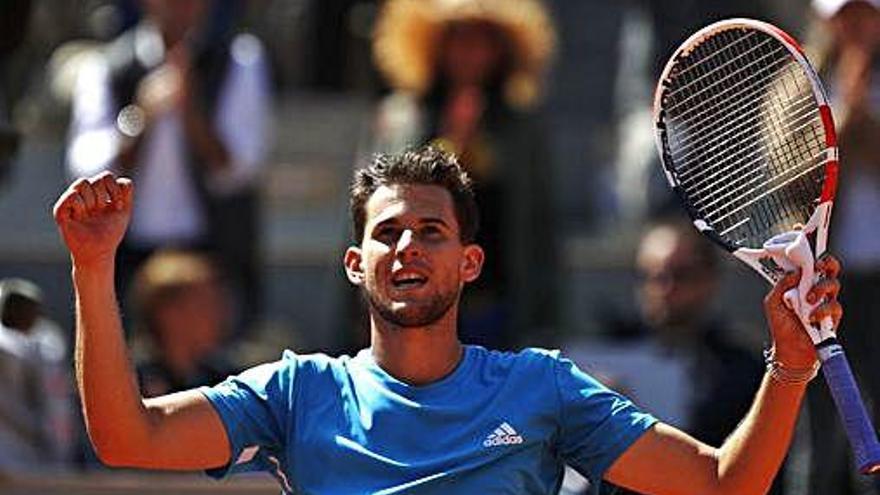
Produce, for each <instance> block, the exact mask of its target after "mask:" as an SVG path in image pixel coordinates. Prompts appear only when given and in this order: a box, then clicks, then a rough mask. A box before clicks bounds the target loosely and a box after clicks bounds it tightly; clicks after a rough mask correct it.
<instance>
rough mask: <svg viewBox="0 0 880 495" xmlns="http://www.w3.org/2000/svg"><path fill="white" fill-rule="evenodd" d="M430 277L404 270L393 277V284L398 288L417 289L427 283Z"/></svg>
mask: <svg viewBox="0 0 880 495" xmlns="http://www.w3.org/2000/svg"><path fill="white" fill-rule="evenodd" d="M427 282H428V277H426V276H424V275H421V274H418V273H415V272H402V273H399V274H396V275H394V276H393V277H392V279H391V284H392V285H394V287H395V288H396V289H415V288H418V287H421V286H423V285H425V284H426V283H427Z"/></svg>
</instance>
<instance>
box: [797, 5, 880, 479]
mask: <svg viewBox="0 0 880 495" xmlns="http://www.w3.org/2000/svg"><path fill="white" fill-rule="evenodd" d="M813 8H814V10H815V12H816V14H817V15H816V19H815V24H814V26H812V28H813V29H812V32H811V33H810V34H811V35H812V39H811V40H810V42H809V43H808V53H809V55H810V59H811V60H812V61H813V63H814V64H816V66H817V69H818V70H819V73H820V75H821V76H822V78H823V80H824V81H825V83H826V89H827V90H828V93H829V96H830V98H831V107H832V109H833V112H834V119H835V124H836V126H837V133H838V142H839V146H840V160H841V163H842V164H843V169H842V170H841V173H840V185H839V192H838V195H837V201H836V202H835V208H834V209H835V213H834V218H833V220H832V221H833V226H832V228H831V236H832V239H831V245H832V246H833V249H834V251H835V253H837V254H839V256H840V259H841V262H842V263H843V265H844V266H845V267H846V272H847V273H846V277H845V282H844V283H845V286H846V290H844V291H842V292H841V295H840V299H841V301H842V303H843V304H844V307H846V319H845V321H844V322H843V325H842V331H841V338H842V339H843V340H844V342H845V345H846V346H847V349H849V353H850V358H851V361H852V366H853V370H854V372H855V374H856V375H857V376H858V378H859V379H860V381H861V384H862V390H863V392H864V393H865V394H866V395H867V396H869V397H870V399H871V402H872V403H873V405H874V410H873V413H874V414H873V415H874V417H875V418H878V417H880V368H878V367H877V366H876V364H875V363H874V362H873V361H874V359H876V358H875V356H877V353H878V352H880V335H878V333H877V331H876V328H877V323H878V322H880V306H878V305H877V302H878V301H880V231H878V230H877V228H876V223H877V218H880V139H878V137H880V1H876V0H871V1H852V0H814V1H813ZM809 392H810V393H809V395H808V404H809V418H810V430H811V438H810V443H811V445H812V446H813V449H812V457H811V463H810V464H811V468H809V469H808V470H807V471H808V472H809V479H810V480H809V485H810V486H809V491H807V492H804V493H806V494H807V495H820V494H825V493H835V494H840V495H849V494H855V493H859V494H861V493H878V490H877V489H876V487H875V488H873V489H871V488H869V487H866V486H864V485H866V484H868V483H866V479H865V478H864V477H861V476H858V475H857V474H855V473H856V469H855V467H853V465H852V463H851V460H850V448H849V443H848V441H847V439H846V437H845V434H844V432H843V428H842V426H841V425H840V421H839V419H838V415H837V412H836V410H835V408H834V405H833V402H832V400H831V398H830V395H829V394H828V391H827V387H826V386H825V383H824V382H822V381H821V380H817V381H816V382H815V383H814V384H812V385H811V386H810V390H809Z"/></svg>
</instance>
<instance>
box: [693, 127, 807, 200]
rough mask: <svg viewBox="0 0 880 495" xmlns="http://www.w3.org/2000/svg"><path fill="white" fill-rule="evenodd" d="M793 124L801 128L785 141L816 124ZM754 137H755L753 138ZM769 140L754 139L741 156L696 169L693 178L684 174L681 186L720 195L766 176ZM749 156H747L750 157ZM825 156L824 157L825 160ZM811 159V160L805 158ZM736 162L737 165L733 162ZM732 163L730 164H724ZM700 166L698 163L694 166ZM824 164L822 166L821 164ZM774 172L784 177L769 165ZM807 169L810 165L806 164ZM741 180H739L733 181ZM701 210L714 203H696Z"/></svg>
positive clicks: (781, 172) (784, 137)
mask: <svg viewBox="0 0 880 495" xmlns="http://www.w3.org/2000/svg"><path fill="white" fill-rule="evenodd" d="M793 124H799V125H798V127H796V128H794V129H790V130H789V131H787V132H786V133H785V134H784V135H783V139H792V138H795V137H796V136H797V135H798V134H800V133H802V132H804V131H807V130H809V127H812V126H813V125H814V122H813V121H810V120H806V119H804V117H803V116H801V117H799V118H798V120H796V121H794V122H793ZM749 137H751V136H749ZM769 141H770V139H768V138H767V137H766V136H764V135H758V136H754V139H751V140H750V142H749V144H746V145H745V146H744V147H743V148H742V150H741V151H740V153H738V154H735V155H730V156H727V157H724V158H723V161H722V162H721V163H718V164H716V165H714V166H713V167H712V168H708V169H696V168H694V169H693V170H696V171H697V172H696V173H695V174H693V175H692V176H687V175H686V174H684V173H683V174H682V180H681V184H682V185H683V186H685V187H688V188H692V189H697V190H699V189H707V190H712V191H714V192H716V193H720V192H724V191H725V190H729V189H732V188H734V187H735V186H736V185H737V184H738V183H739V182H741V181H742V180H743V179H746V178H748V177H749V176H752V175H755V174H758V175H763V174H764V172H765V170H764V169H762V168H761V167H759V165H761V163H762V160H765V158H766V156H765V155H764V151H765V150H766V149H767V148H768V147H770V146H773V145H774V143H771V142H769ZM785 146H787V147H788V149H789V151H788V152H789V153H790V152H791V147H790V146H789V145H787V144H786V145H785ZM746 152H748V153H747V154H743V153H746ZM821 156H822V155H820V157H821ZM802 158H807V157H802ZM731 160H733V161H731ZM724 162H728V163H724ZM692 163H694V164H697V163H698V162H696V161H694V162H692ZM820 164H821V163H820ZM768 165H769V166H770V167H771V168H770V170H771V172H772V171H775V172H778V173H779V174H780V175H782V174H784V173H785V171H779V170H775V169H776V168H778V166H775V165H774V162H772V161H771V162H769V164H768ZM805 165H806V163H805ZM732 177H737V178H732ZM696 204H697V205H698V206H704V207H709V206H711V205H712V204H713V203H709V204H703V203H696Z"/></svg>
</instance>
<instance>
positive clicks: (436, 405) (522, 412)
mask: <svg viewBox="0 0 880 495" xmlns="http://www.w3.org/2000/svg"><path fill="white" fill-rule="evenodd" d="M201 390H202V392H203V393H204V394H205V395H206V396H207V397H208V399H209V400H210V401H211V403H212V404H213V405H214V407H215V408H216V409H217V412H218V413H219V414H220V417H221V419H222V421H223V423H224V425H225V427H226V432H227V434H228V436H229V441H230V446H231V449H232V456H231V462H230V463H229V465H227V466H225V467H223V468H220V469H217V470H211V471H209V474H211V475H212V476H216V477H221V476H224V475H226V474H229V473H237V472H244V471H257V470H265V471H269V472H270V473H272V474H273V475H275V476H276V477H277V478H278V480H279V483H280V484H281V486H282V488H283V489H284V491H285V492H288V493H308V494H333V495H345V494H358V495H361V494H367V493H371V494H395V493H418V494H444V495H445V494H448V493H481V494H483V493H493V494H500V493H510V494H555V493H557V492H558V490H559V486H560V483H561V480H562V473H563V466H564V464H569V465H571V466H572V467H574V468H575V469H577V470H578V471H579V472H580V473H581V474H583V475H585V476H586V477H587V478H589V479H591V480H593V481H594V483H593V486H594V487H597V486H598V484H599V483H598V481H599V480H601V478H602V475H603V473H604V472H605V470H606V469H608V467H609V466H610V465H611V463H613V462H614V460H615V459H617V457H618V456H619V455H620V454H621V453H623V451H625V450H626V449H627V447H629V446H630V445H631V444H632V443H633V442H634V441H635V440H636V439H637V438H639V436H641V435H642V434H643V433H644V432H645V431H646V430H647V429H648V428H650V427H651V425H653V424H654V423H655V421H656V420H655V419H654V418H653V417H651V416H650V415H648V414H645V413H643V412H640V411H639V410H638V409H637V408H636V407H635V406H633V404H632V403H631V402H630V401H629V400H627V399H626V398H624V397H622V396H620V395H618V394H617V393H615V392H612V391H610V390H608V389H607V388H606V387H604V386H602V385H601V384H599V383H598V382H596V381H595V380H594V379H593V378H591V377H590V376H588V375H587V374H585V373H583V372H582V371H580V370H579V369H578V368H577V367H576V366H575V365H574V364H573V363H572V362H571V361H569V360H567V359H563V358H560V357H559V355H558V353H557V352H550V351H544V350H539V349H527V350H524V351H522V352H519V353H502V352H495V351H488V350H486V349H484V348H482V347H475V346H466V347H465V350H464V356H463V358H462V360H461V362H460V363H459V365H458V367H457V368H456V369H455V371H453V372H452V373H451V374H450V375H449V376H447V377H445V378H444V379H442V380H440V381H438V382H435V383H432V384H429V385H426V386H420V387H417V386H410V385H407V384H406V383H403V382H401V381H399V380H396V379H395V378H393V377H392V376H390V375H389V374H387V373H386V372H385V371H383V370H382V369H381V368H380V367H379V366H378V365H377V364H376V363H375V361H374V360H373V357H372V353H371V351H370V350H369V349H366V350H364V351H361V352H360V353H358V354H357V355H356V356H355V357H353V358H350V357H348V356H342V357H339V358H331V357H328V356H325V355H322V354H314V355H296V354H294V353H292V352H290V351H286V352H285V353H284V354H283V356H282V358H281V360H280V361H277V362H274V363H269V364H264V365H261V366H257V367H255V368H252V369H250V370H247V371H245V372H244V373H242V374H241V375H238V376H236V377H232V378H230V379H228V380H226V381H225V382H223V383H221V384H219V385H217V386H215V387H204V388H202V389H201Z"/></svg>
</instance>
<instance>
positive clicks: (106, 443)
mask: <svg viewBox="0 0 880 495" xmlns="http://www.w3.org/2000/svg"><path fill="white" fill-rule="evenodd" d="M88 434H89V440H90V441H91V444H92V448H93V449H94V451H95V455H96V456H97V457H98V460H99V461H101V463H102V464H104V465H105V466H107V467H113V468H137V467H144V464H143V458H144V456H145V455H146V454H147V453H148V452H149V444H148V443H147V442H145V441H141V440H138V438H137V435H133V434H126V433H119V432H109V431H101V430H100V429H96V428H89V429H88Z"/></svg>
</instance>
